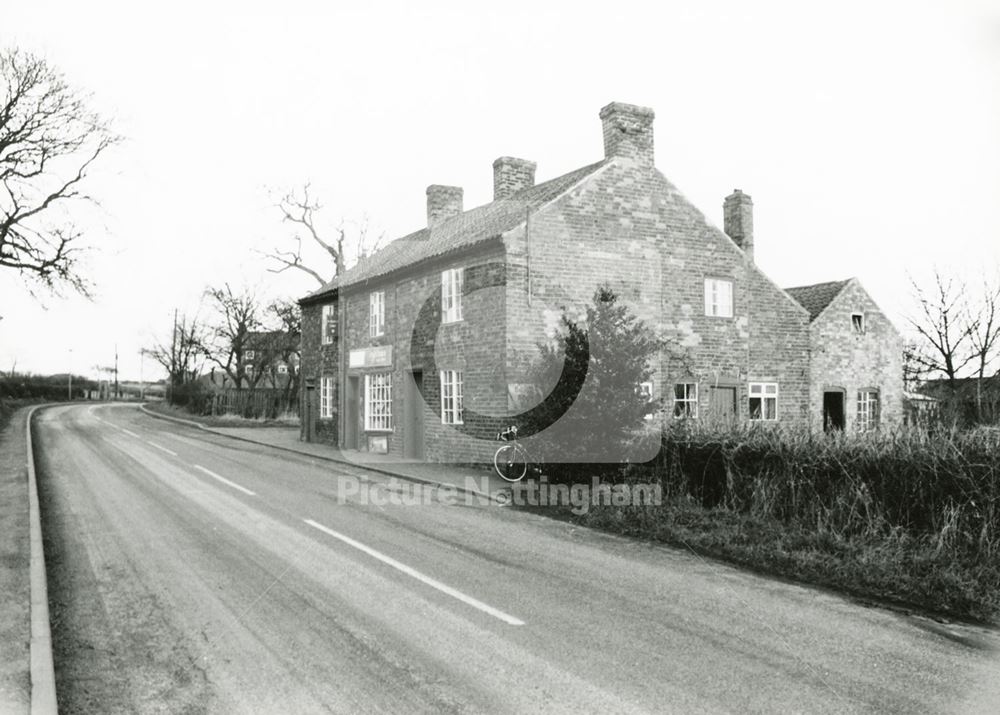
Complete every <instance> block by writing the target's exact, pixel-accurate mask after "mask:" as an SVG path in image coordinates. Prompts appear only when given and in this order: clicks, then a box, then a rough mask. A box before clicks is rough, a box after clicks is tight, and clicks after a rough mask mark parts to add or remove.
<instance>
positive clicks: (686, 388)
mask: <svg viewBox="0 0 1000 715" xmlns="http://www.w3.org/2000/svg"><path fill="white" fill-rule="evenodd" d="M674 417H691V418H697V417H698V383H697V382H678V383H677V384H675V385H674Z"/></svg>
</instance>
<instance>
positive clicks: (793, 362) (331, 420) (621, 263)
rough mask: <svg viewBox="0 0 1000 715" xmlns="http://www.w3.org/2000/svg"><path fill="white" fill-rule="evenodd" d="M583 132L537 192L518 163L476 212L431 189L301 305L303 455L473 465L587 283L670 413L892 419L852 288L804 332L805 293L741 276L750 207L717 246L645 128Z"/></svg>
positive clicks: (733, 209) (737, 204) (851, 284)
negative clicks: (566, 165) (625, 320)
mask: <svg viewBox="0 0 1000 715" xmlns="http://www.w3.org/2000/svg"><path fill="white" fill-rule="evenodd" d="M600 119H601V125H602V131H603V138H604V158H603V159H602V160H601V161H599V162H596V163H593V164H589V165H587V166H584V167H582V168H580V169H577V170H576V171H572V172H570V173H568V174H565V175H563V176H560V177H557V178H555V179H551V180H549V181H546V182H544V183H541V184H536V183H535V180H534V179H535V164H534V163H533V162H530V161H526V160H524V159H515V158H511V157H501V158H499V159H497V160H496V161H495V162H494V163H493V178H494V200H493V201H492V202H490V203H488V204H485V205H483V206H479V207H476V208H473V209H470V210H465V209H464V206H463V195H462V189H461V188H459V187H453V186H439V185H433V186H430V187H428V188H427V225H426V226H425V227H424V228H421V229H420V230H418V231H415V232H413V233H411V234H409V235H407V236H404V237H402V238H399V239H397V240H395V241H393V242H391V243H390V244H388V245H387V246H386V247H385V248H383V249H382V250H380V251H378V252H377V253H376V254H374V255H373V256H371V257H369V258H367V259H365V260H363V261H362V262H360V263H359V264H358V265H356V266H354V267H353V268H351V269H350V270H348V271H346V272H345V273H343V274H342V275H341V276H340V277H339V278H338V279H337V280H335V281H334V282H333V283H331V284H329V285H327V286H324V287H323V288H322V289H320V290H318V291H316V292H315V293H313V294H311V295H309V296H307V297H305V298H303V299H302V300H301V301H300V303H301V305H302V309H303V316H302V317H303V343H302V363H301V375H302V377H303V381H304V384H305V385H306V387H307V390H306V393H307V398H306V400H305V401H304V405H305V406H304V410H305V415H304V416H305V419H303V438H304V439H308V440H320V441H324V442H329V443H331V444H339V445H341V446H343V447H344V448H347V449H360V450H371V451H379V452H387V453H390V454H395V455H399V456H401V457H406V458H415V459H428V460H442V461H447V460H480V459H488V458H489V457H490V456H491V454H492V451H493V449H494V443H493V442H492V440H491V438H492V436H493V435H494V434H495V432H496V430H497V428H498V427H499V426H501V425H503V424H506V423H509V422H510V421H511V417H510V416H511V415H516V414H517V413H518V412H519V411H521V410H523V409H525V408H527V407H529V406H530V404H531V403H532V401H533V400H534V399H536V398H535V397H533V396H532V395H533V393H532V390H531V385H532V365H533V363H534V361H535V360H536V358H537V356H538V344H539V343H540V342H543V341H545V340H548V339H551V338H552V337H553V336H554V335H555V332H556V330H557V327H558V323H559V318H560V316H561V315H562V312H563V310H564V309H566V310H568V311H569V312H571V313H576V314H582V313H583V310H584V306H585V305H586V304H587V303H589V302H590V301H591V299H592V297H593V295H594V291H595V289H596V288H597V287H598V286H599V285H602V284H608V285H610V286H611V287H612V288H613V289H614V290H615V292H616V293H617V294H618V295H619V296H621V297H622V298H623V299H624V300H625V302H626V303H627V304H628V305H629V307H630V308H631V309H632V310H633V311H634V312H635V313H636V314H637V315H638V316H639V317H640V318H641V319H642V320H644V321H645V322H646V323H647V325H649V326H650V327H651V328H652V329H653V330H654V331H655V332H656V333H657V334H658V335H659V336H660V337H662V338H663V339H664V341H665V345H666V347H665V349H664V350H663V351H662V353H661V354H660V355H659V357H658V360H657V363H656V365H654V377H653V382H652V384H650V385H646V386H642V387H643V389H647V390H650V391H651V392H652V394H653V396H654V397H662V398H663V399H664V401H665V402H666V403H667V406H668V409H669V410H670V411H672V412H674V413H675V414H677V415H683V416H686V417H690V418H697V419H725V420H736V421H746V420H752V421H760V422H764V423H776V424H784V425H815V426H817V427H819V426H822V425H823V424H824V422H826V423H827V424H830V423H831V418H830V413H831V411H834V408H835V406H834V398H832V397H830V398H827V397H826V395H827V393H832V392H834V391H835V390H840V391H841V393H842V395H843V409H842V412H843V415H844V417H845V419H844V420H843V421H844V423H845V426H850V425H851V424H852V423H855V422H858V420H857V419H856V418H857V415H858V414H861V412H858V411H856V410H851V409H850V407H849V403H850V401H851V400H853V399H854V395H855V393H856V392H857V393H858V394H859V395H860V394H861V393H860V392H859V390H861V389H862V388H864V391H865V393H866V394H865V396H861V397H859V399H862V400H863V401H864V407H863V410H864V414H865V415H868V416H869V417H866V418H865V420H864V424H866V425H869V424H876V423H877V421H878V420H879V419H881V418H883V417H884V418H887V419H888V418H891V419H895V418H896V416H897V414H898V412H899V411H900V409H901V405H897V404H896V403H897V402H900V401H901V395H902V371H901V369H900V370H898V371H895V372H891V371H892V370H894V369H895V365H896V364H897V363H898V362H899V360H900V359H901V358H900V357H899V356H894V354H893V351H897V348H898V335H897V334H896V332H895V330H894V329H893V328H892V326H891V325H890V324H889V322H888V321H887V320H885V318H884V316H883V315H882V313H881V312H880V311H879V310H878V308H877V307H876V306H875V305H874V303H872V302H871V299H870V298H869V297H868V296H867V294H865V293H864V291H863V289H861V287H860V285H859V284H858V283H857V281H854V280H851V281H846V282H843V284H840V285H841V288H840V289H839V290H838V291H836V292H835V293H834V294H832V295H831V296H830V297H829V298H828V299H827V301H826V305H824V306H823V307H824V308H825V310H824V309H820V310H819V311H818V312H816V314H815V315H814V312H813V307H812V304H811V302H810V301H811V299H812V295H813V292H820V291H819V288H818V287H812V288H810V287H805V288H798V289H795V291H793V292H792V293H789V292H786V291H784V290H782V289H780V288H779V287H778V286H776V285H775V284H774V283H773V282H772V281H771V280H770V279H769V278H768V277H767V276H766V275H765V274H764V273H763V272H762V271H761V270H760V269H759V268H758V267H757V266H756V265H755V263H754V261H753V213H752V210H753V209H752V201H751V199H750V197H749V196H748V195H746V194H744V193H742V192H741V191H739V190H737V191H734V192H733V194H732V195H730V196H729V197H727V198H726V199H725V201H724V204H723V224H724V231H720V230H719V229H718V228H716V227H715V226H713V225H712V224H711V223H710V222H709V221H708V220H706V218H705V216H704V215H703V214H702V213H701V212H700V211H699V210H698V209H696V208H695V207H694V206H693V205H692V204H691V203H690V202H689V201H688V200H687V199H686V198H684V196H683V195H682V194H681V193H680V192H679V191H678V190H677V189H676V187H674V186H673V184H671V183H670V182H669V181H668V180H667V179H666V178H665V177H664V176H663V175H662V174H661V173H660V172H659V171H657V170H656V168H655V166H654V162H653V158H654V157H653V112H652V110H650V109H647V108H643V107H636V106H632V105H627V104H621V103H612V104H609V105H608V106H606V107H604V108H603V109H602V110H601V112H600ZM823 285H827V284H823ZM825 296H826V293H823V296H821V297H825ZM843 311H848V313H847V318H846V320H847V322H846V324H844V325H841V324H840V322H838V321H839V317H838V316H840V314H841V313H842V312H843ZM855 311H860V312H862V314H863V315H864V316H865V317H864V318H863V320H864V321H865V322H864V324H863V325H864V331H863V332H862V333H861V334H860V335H861V337H858V336H857V335H856V334H855V333H852V332H851V331H852V330H853V329H854V328H853V327H852V325H853V324H852V322H851V321H852V320H853V318H852V317H851V316H852V314H853V313H854V312H855ZM845 336H846V338H847V339H850V340H852V341H853V342H849V343H847V344H842V343H843V342H844V340H845ZM866 346H867V347H869V348H873V349H874V352H871V351H868V352H866V349H865V348H866ZM897 352H899V351H897ZM813 356H816V357H817V359H815V360H814V359H813ZM880 371H886V372H880ZM858 375H864V376H865V379H864V380H862V382H863V383H864V384H863V385H862V384H861V383H858V382H857V380H856V379H855V377H856V376H858ZM849 378H850V379H849ZM897 383H898V385H897ZM868 393H872V394H868ZM828 399H829V402H828V401H827V400H828ZM873 400H874V401H873ZM873 405H874V406H873ZM824 410H826V416H825V417H824Z"/></svg>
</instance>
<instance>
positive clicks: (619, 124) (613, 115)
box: [601, 102, 655, 166]
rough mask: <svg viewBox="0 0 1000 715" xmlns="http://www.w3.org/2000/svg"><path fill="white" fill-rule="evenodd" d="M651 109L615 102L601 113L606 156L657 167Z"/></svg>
mask: <svg viewBox="0 0 1000 715" xmlns="http://www.w3.org/2000/svg"><path fill="white" fill-rule="evenodd" d="M654 116H655V114H654V113H653V110H652V109H650V108H649V107H637V106H635V105H634V104H623V103H622V102H612V103H611V104H609V105H607V106H606V107H604V108H603V109H601V124H602V127H603V130H604V156H605V158H607V159H611V158H613V157H622V158H629V159H635V160H636V161H638V162H639V163H641V164H644V165H646V166H653V117H654Z"/></svg>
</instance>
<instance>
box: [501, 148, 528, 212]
mask: <svg viewBox="0 0 1000 715" xmlns="http://www.w3.org/2000/svg"><path fill="white" fill-rule="evenodd" d="M534 185H535V162H533V161H528V160H527V159H515V158H514V157H512V156H501V157H500V158H499V159H497V160H496V161H494V162H493V200H494V201H499V200H500V199H505V198H507V197H508V196H510V195H512V194H516V193H517V192H518V191H520V190H521V189H527V188H528V187H530V186H534Z"/></svg>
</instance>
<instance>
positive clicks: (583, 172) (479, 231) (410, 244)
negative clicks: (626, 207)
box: [303, 159, 609, 300]
mask: <svg viewBox="0 0 1000 715" xmlns="http://www.w3.org/2000/svg"><path fill="white" fill-rule="evenodd" d="M608 161H609V160H608V159H602V160H600V161H597V162H594V163H591V164H585V165H584V166H581V167H578V168H576V169H573V170H572V171H567V172H565V173H563V174H560V175H559V176H555V177H553V178H551V179H548V180H546V181H543V182H542V183H540V184H535V185H533V186H526V187H525V188H523V189H521V190H520V191H518V192H516V193H514V194H511V195H510V196H506V197H504V198H500V199H494V200H493V201H489V202H487V203H485V204H480V205H479V206H474V207H473V208H471V209H468V210H466V211H462V212H461V213H458V214H455V215H454V216H450V217H448V218H447V219H445V220H444V221H442V222H441V223H440V224H438V225H436V226H435V227H434V228H433V230H432V229H430V228H428V227H424V228H420V229H417V230H416V231H412V232H410V233H407V234H404V235H402V236H399V237H397V238H394V239H392V240H391V241H389V242H388V243H386V244H385V245H384V246H383V247H382V248H380V249H379V250H378V251H376V252H375V253H373V254H371V255H370V256H366V257H365V260H363V261H360V260H359V261H358V262H357V263H355V264H354V265H353V266H351V268H349V269H348V270H346V271H344V273H342V274H341V275H339V276H337V277H336V278H334V279H333V280H332V281H329V282H328V283H326V284H325V285H323V286H322V287H321V288H319V289H318V290H316V291H314V292H312V293H310V294H308V295H307V296H305V298H303V300H309V299H315V298H319V297H321V296H323V295H325V294H327V293H329V292H331V291H333V290H334V289H337V288H346V287H348V286H351V285H356V284H358V283H361V282H364V281H367V280H371V279H373V278H377V277H381V276H384V275H388V274H390V273H393V272H395V271H397V270H399V269H401V268H404V267H406V266H409V265H412V264H413V263H416V262H419V261H423V260H426V259H430V258H433V257H435V256H439V255H444V254H446V253H449V252H450V251H452V250H457V249H460V248H465V247H467V246H472V245H475V244H477V243H480V242H482V241H485V240H488V239H489V238H491V237H494V236H499V235H501V234H502V233H503V232H504V231H507V230H509V229H510V228H512V227H513V226H516V225H517V224H518V223H519V222H521V221H523V220H524V211H525V209H527V210H530V211H534V210H536V209H537V208H538V207H539V206H542V205H544V204H546V203H548V202H549V201H550V200H551V199H552V198H553V196H552V195H551V194H553V192H554V195H559V194H561V193H562V191H563V190H565V188H566V187H569V186H573V185H575V184H576V183H578V182H579V181H581V180H582V179H583V178H585V177H586V176H588V175H590V174H593V173H594V172H595V171H597V170H598V169H599V168H601V167H602V166H604V165H605V164H607V163H608Z"/></svg>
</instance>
